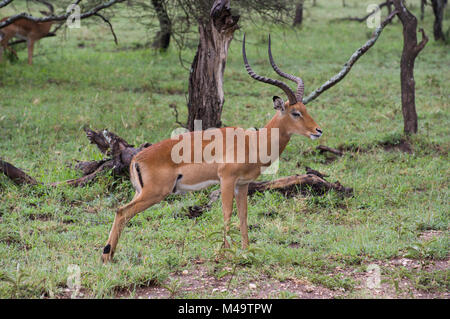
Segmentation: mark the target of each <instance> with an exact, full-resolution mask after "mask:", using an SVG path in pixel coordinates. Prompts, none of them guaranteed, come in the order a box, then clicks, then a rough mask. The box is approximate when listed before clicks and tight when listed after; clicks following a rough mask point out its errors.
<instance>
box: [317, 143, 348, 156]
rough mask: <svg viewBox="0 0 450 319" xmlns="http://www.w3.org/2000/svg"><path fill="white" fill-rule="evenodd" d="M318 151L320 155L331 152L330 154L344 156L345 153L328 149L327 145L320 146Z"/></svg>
mask: <svg viewBox="0 0 450 319" xmlns="http://www.w3.org/2000/svg"><path fill="white" fill-rule="evenodd" d="M316 149H317V150H318V151H319V152H320V154H322V153H325V152H330V153H333V154H336V155H337V156H342V155H344V153H343V152H341V151H340V150H337V149H335V148H332V147H328V146H325V145H319V146H317V147H316Z"/></svg>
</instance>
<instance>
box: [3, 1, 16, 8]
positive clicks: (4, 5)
mask: <svg viewBox="0 0 450 319" xmlns="http://www.w3.org/2000/svg"><path fill="white" fill-rule="evenodd" d="M13 1H14V0H3V1H0V8H3V7H6V6H7V5H8V4H10V3H11V2H13Z"/></svg>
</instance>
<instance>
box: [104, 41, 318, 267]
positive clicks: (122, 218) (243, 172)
mask: <svg viewBox="0 0 450 319" xmlns="http://www.w3.org/2000/svg"><path fill="white" fill-rule="evenodd" d="M268 51H269V59H270V63H271V65H272V67H273V69H274V70H275V72H276V73H278V74H279V75H280V76H282V77H284V78H286V79H288V80H291V81H293V82H295V83H296V84H297V91H296V92H295V93H294V92H293V91H292V90H291V89H290V88H289V86H288V85H286V84H285V83H283V82H282V81H278V80H273V79H270V78H266V77H263V76H260V75H257V74H256V73H255V72H254V71H253V70H252V68H251V67H250V65H249V63H248V61H247V56H246V53H245V35H244V41H243V46H242V54H243V58H244V65H245V68H246V69H247V72H248V74H249V75H250V76H251V77H252V78H253V79H255V80H257V81H261V82H263V83H267V84H271V85H274V86H277V87H278V88H280V89H282V90H283V92H284V93H285V94H286V95H287V97H288V101H287V102H284V101H283V99H281V98H280V97H278V96H274V97H273V105H274V108H275V110H276V113H275V115H274V116H273V118H272V119H271V120H270V121H269V122H268V123H267V125H266V126H265V127H264V128H265V129H266V132H267V135H268V136H270V138H269V139H271V138H275V139H276V141H277V144H278V145H277V146H278V148H279V149H278V150H277V151H278V152H276V154H277V155H278V156H279V155H280V154H281V153H282V152H283V150H284V149H285V147H286V145H287V144H288V142H289V140H290V138H291V136H292V134H299V135H304V136H306V137H308V138H311V139H316V138H319V137H320V136H321V135H322V130H321V129H320V128H319V126H318V125H317V124H316V122H314V120H313V119H312V118H311V116H310V115H309V114H308V112H307V111H306V108H305V105H304V104H303V103H302V98H303V91H304V85H303V81H302V79H301V78H299V77H296V76H293V75H290V74H287V73H284V72H282V71H281V70H280V69H279V68H278V66H277V65H276V64H275V62H274V61H273V58H272V52H271V47H270V37H269V48H268ZM226 129H227V128H220V129H213V130H212V131H211V130H206V131H194V132H189V133H186V134H183V138H187V139H189V140H191V141H192V143H191V144H190V145H191V146H192V147H191V148H190V150H188V151H190V154H187V155H188V157H189V158H191V159H192V158H194V157H195V156H196V154H194V151H195V150H196V149H195V145H194V144H195V135H196V134H200V135H201V138H202V141H201V143H200V145H198V147H200V150H201V151H202V152H203V151H205V148H206V147H207V145H208V143H209V142H210V140H209V139H206V138H205V135H206V134H207V132H208V131H209V133H211V132H212V133H214V132H215V133H222V134H218V136H223V137H224V136H225V134H224V133H225V132H226ZM228 129H231V128H228ZM261 130H262V129H261ZM261 130H258V131H252V132H253V133H252V134H254V136H253V137H256V138H257V139H258V140H259V141H261V138H262V137H261V133H260V132H261ZM249 135H250V134H249ZM197 136H198V135H197ZM250 138H251V137H250V136H247V135H246V136H245V146H244V150H245V161H244V162H240V163H239V162H229V161H226V160H223V161H217V162H208V161H206V160H205V159H204V158H203V157H202V158H201V161H200V162H196V163H194V162H193V161H191V162H188V163H186V162H175V161H174V159H173V156H172V153H173V149H174V147H175V145H176V144H177V143H178V141H177V140H176V139H167V140H164V141H161V142H159V143H157V144H154V145H152V146H150V147H148V148H146V149H144V150H142V151H141V152H139V153H138V154H136V155H135V156H134V158H133V159H132V161H131V164H130V179H131V182H132V184H133V186H134V188H135V189H136V194H135V196H134V198H133V200H132V201H131V202H130V203H128V204H127V205H125V206H123V207H120V208H119V209H118V210H117V212H116V216H115V219H114V223H113V226H112V229H111V232H110V234H109V238H108V241H107V243H106V246H105V247H104V249H103V254H102V260H103V262H108V261H109V260H111V258H112V257H113V255H114V252H115V250H116V246H117V242H118V240H119V237H120V234H121V232H122V230H123V228H124V227H125V225H126V223H127V222H128V221H129V220H130V219H131V218H133V217H134V216H135V215H136V214H138V213H140V212H142V211H144V210H145V209H147V208H148V207H150V206H152V205H154V204H157V203H159V202H160V201H162V200H163V199H164V198H165V197H166V196H167V195H169V194H171V193H176V194H177V193H183V192H186V191H193V190H200V189H202V188H205V187H207V186H210V185H212V184H217V183H220V190H221V196H222V211H223V218H224V223H225V232H224V245H225V247H229V243H228V242H227V239H226V234H227V232H228V231H229V223H230V219H231V214H232V209H233V199H235V200H236V206H237V210H238V213H239V220H240V231H241V236H242V247H243V248H244V249H245V248H246V247H247V246H248V243H249V240H248V229H247V193H248V184H249V183H250V182H251V181H253V180H255V179H256V178H257V177H258V176H259V175H260V174H261V169H263V168H264V167H267V166H269V165H270V164H271V163H272V162H273V161H275V160H276V159H277V158H271V160H270V162H269V163H262V162H261V161H260V160H258V161H256V162H251V161H250V160H249V158H250V155H249V153H250V146H249V141H250ZM179 139H181V137H179ZM233 140H234V137H233ZM221 142H222V143H221V145H223V150H224V151H225V152H224V153H223V154H224V157H225V156H226V153H227V151H229V150H230V149H229V148H230V147H234V149H232V151H234V153H233V154H236V153H237V152H239V150H237V149H236V146H235V145H234V143H233V145H231V146H230V145H227V143H228V144H230V143H229V142H228V140H227V139H225V138H223V139H222V140H221ZM219 144H220V143H219ZM259 145H260V144H258V147H259V148H260V146H259ZM271 145H272V144H271V143H270V142H268V144H267V145H266V146H267V149H270V148H271ZM242 150H243V149H241V151H242ZM258 151H259V149H258ZM183 155H186V154H183ZM278 156H277V157H278Z"/></svg>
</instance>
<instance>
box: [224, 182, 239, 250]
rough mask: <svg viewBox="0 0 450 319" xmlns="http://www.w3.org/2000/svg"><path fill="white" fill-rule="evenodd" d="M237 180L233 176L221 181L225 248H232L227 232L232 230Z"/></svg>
mask: <svg viewBox="0 0 450 319" xmlns="http://www.w3.org/2000/svg"><path fill="white" fill-rule="evenodd" d="M235 183H236V180H235V179H231V178H224V179H222V180H221V183H220V191H221V193H222V212H223V221H224V224H225V233H224V236H223V240H224V245H225V248H230V243H229V242H228V240H227V234H228V231H229V230H230V220H231V214H232V213H233V198H234V186H235Z"/></svg>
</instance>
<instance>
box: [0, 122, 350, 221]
mask: <svg viewBox="0 0 450 319" xmlns="http://www.w3.org/2000/svg"><path fill="white" fill-rule="evenodd" d="M84 131H85V133H86V137H87V138H88V140H89V141H90V142H91V144H95V145H96V146H97V147H98V149H99V150H100V152H101V153H103V154H105V155H106V156H107V158H106V159H102V160H99V161H79V162H78V163H77V164H76V165H75V168H76V169H78V170H80V171H81V172H82V173H83V176H82V177H80V178H76V179H70V180H66V181H61V182H54V183H50V184H48V185H49V186H58V185H61V184H68V185H71V186H76V187H82V186H85V185H87V184H88V183H90V182H92V181H94V180H95V178H96V177H97V175H98V174H99V173H101V172H103V171H112V172H113V174H114V176H120V175H127V174H128V173H129V171H128V168H129V166H130V162H131V159H132V158H133V156H134V155H135V154H137V153H138V152H140V151H141V150H143V149H145V148H147V147H149V146H151V145H152V144H150V143H144V144H142V145H141V146H139V147H137V148H136V147H134V146H133V145H131V144H129V143H128V142H127V141H125V140H124V139H123V138H121V137H120V136H118V135H116V134H114V133H112V132H109V131H108V130H100V131H94V130H91V129H89V128H87V127H86V128H84ZM0 171H1V172H2V173H4V174H5V175H6V176H8V177H9V178H10V179H11V180H12V181H13V182H15V183H16V184H18V185H23V184H29V185H36V184H40V183H39V182H38V181H36V180H35V179H34V178H33V177H31V176H30V175H28V174H27V173H25V172H24V171H23V170H21V169H19V168H17V167H15V166H14V165H12V164H10V163H8V162H5V161H3V160H2V159H0ZM327 176H328V175H325V174H323V173H320V172H318V171H316V170H313V169H311V168H309V167H306V174H304V175H298V174H297V175H293V176H288V177H283V178H279V179H276V180H272V181H262V182H252V183H250V184H249V195H253V194H254V193H256V192H265V191H278V192H281V193H282V194H283V195H284V196H286V197H292V196H295V195H297V194H298V193H300V194H303V195H305V194H313V195H323V194H325V193H326V192H329V191H330V190H334V191H336V192H338V193H340V194H342V195H343V196H351V195H352V194H353V189H352V188H348V187H344V186H342V185H341V184H340V183H339V182H338V181H336V182H334V183H331V182H328V181H326V180H325V177H327ZM219 198H220V190H216V191H213V192H211V194H210V201H209V203H208V204H206V205H203V206H198V207H197V206H196V207H191V208H189V209H190V212H191V215H193V217H196V216H199V215H200V214H201V211H202V210H207V209H210V208H211V205H212V204H213V203H214V202H215V201H217V200H218V199H219Z"/></svg>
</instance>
